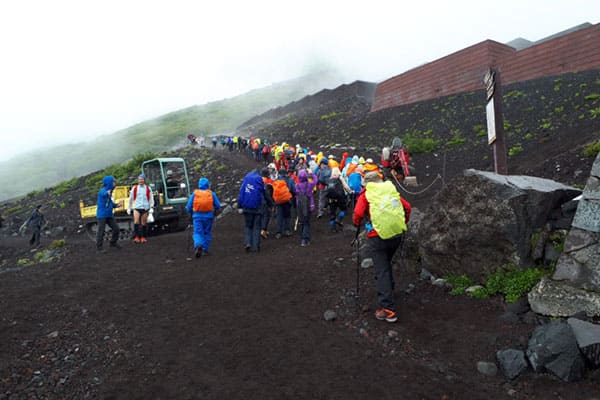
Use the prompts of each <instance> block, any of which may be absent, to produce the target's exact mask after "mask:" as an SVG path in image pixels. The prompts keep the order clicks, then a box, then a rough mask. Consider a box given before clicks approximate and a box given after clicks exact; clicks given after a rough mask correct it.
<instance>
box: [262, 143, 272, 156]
mask: <svg viewBox="0 0 600 400" xmlns="http://www.w3.org/2000/svg"><path fill="white" fill-rule="evenodd" d="M270 151H271V149H269V146H267V145H266V144H265V145H264V146H263V148H262V152H263V154H269V152H270Z"/></svg>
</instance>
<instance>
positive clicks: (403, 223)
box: [188, 136, 411, 322]
mask: <svg viewBox="0 0 600 400" xmlns="http://www.w3.org/2000/svg"><path fill="white" fill-rule="evenodd" d="M221 146H222V148H223V149H225V148H227V149H228V150H229V151H231V152H233V151H237V152H240V153H242V154H243V153H246V154H247V155H248V156H249V157H251V158H252V159H253V160H254V161H256V163H257V168H255V169H254V170H252V171H250V172H249V173H248V174H247V175H246V176H245V177H244V180H243V182H242V185H241V187H240V191H239V196H238V207H239V208H241V209H242V213H243V215H244V244H243V245H244V249H245V251H246V252H248V253H257V252H259V251H260V244H261V240H271V239H273V238H274V239H275V240H280V239H282V238H289V237H293V236H295V234H294V232H298V234H297V235H298V238H297V240H298V242H299V245H300V246H302V247H306V246H309V245H310V244H311V242H312V241H313V238H312V236H311V223H313V221H311V220H312V219H313V218H312V217H313V215H316V216H315V219H316V220H317V221H318V220H323V219H324V220H325V221H326V223H327V224H328V227H329V231H330V232H331V233H336V232H339V231H340V230H343V228H344V224H345V223H346V216H349V218H350V219H351V222H352V224H353V225H354V226H355V227H356V229H357V231H356V232H357V235H358V232H359V230H360V229H361V226H364V230H365V232H366V240H367V245H366V247H365V252H366V254H365V257H370V258H372V260H373V263H374V266H375V273H376V278H377V293H378V303H379V306H380V308H379V309H378V310H377V312H376V313H375V316H376V318H377V319H380V320H386V321H388V322H395V321H396V320H397V316H396V305H395V300H394V286H395V283H394V277H393V273H392V257H393V255H394V253H395V252H396V250H397V249H398V248H399V247H400V246H401V244H402V239H403V236H402V235H403V233H404V232H405V231H406V230H407V223H408V220H409V218H410V211H411V206H410V204H409V203H408V202H407V201H406V200H404V199H403V198H401V196H400V194H399V192H398V190H397V188H396V186H395V185H394V183H392V180H389V179H388V180H385V179H384V178H385V176H388V177H392V178H393V179H394V180H396V181H398V179H399V178H400V179H401V178H402V176H403V174H402V173H403V171H402V168H401V167H400V164H398V166H397V167H391V168H388V171H387V172H386V173H385V174H384V169H383V168H380V167H379V165H377V163H375V162H374V160H373V159H371V158H366V159H365V158H364V157H363V156H361V155H358V154H356V155H350V154H349V153H347V152H345V153H343V155H342V157H341V159H339V160H338V158H337V157H336V156H334V155H333V154H329V155H327V156H326V155H325V154H324V153H323V152H317V153H315V152H313V151H312V150H310V149H309V148H306V147H303V146H301V145H300V144H297V145H295V146H292V145H290V144H288V143H286V142H282V143H278V142H273V143H269V141H268V140H262V139H260V138H256V137H250V138H249V139H245V138H242V137H238V136H233V137H223V138H221ZM216 147H217V146H216V144H215V141H213V148H216ZM384 153H385V152H384ZM407 154H408V153H407ZM384 161H385V160H384ZM388 166H389V165H388ZM203 179H205V178H203ZM190 201H191V200H190ZM212 201H213V202H215V204H216V203H218V199H215V198H213V200H212ZM189 204H190V203H188V210H189ZM195 216H196V214H195V213H194V217H195ZM325 216H326V217H327V218H324V217H325ZM273 217H274V219H275V222H274V223H272V222H271V221H272V219H273ZM314 222H316V221H314ZM316 223H318V222H316ZM201 230H202V229H200V228H199V229H198V230H197V229H196V228H195V231H194V242H195V244H196V243H201V242H202V240H205V239H201V236H202V234H201V233H199V232H200V231H201ZM208 230H210V228H209V229H208ZM197 239H198V240H197ZM208 240H210V238H208ZM316 240H317V241H318V238H317V239H316ZM196 254H197V255H198V254H200V255H201V254H203V251H202V250H198V249H197V252H196Z"/></svg>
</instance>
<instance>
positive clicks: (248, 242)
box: [238, 170, 266, 253]
mask: <svg viewBox="0 0 600 400" xmlns="http://www.w3.org/2000/svg"><path fill="white" fill-rule="evenodd" d="M264 193H265V184H264V182H263V179H262V176H260V174H259V172H258V171H257V170H252V171H250V172H249V173H248V174H247V175H246V176H245V177H244V180H243V181H242V186H241V187H240V194H239V196H238V207H240V208H241V209H242V211H243V214H244V248H245V249H246V252H250V251H252V252H254V253H256V252H258V251H260V231H261V222H262V211H263V203H264V202H265V201H266V200H265V197H264Z"/></svg>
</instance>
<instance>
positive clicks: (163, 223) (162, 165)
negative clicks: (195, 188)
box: [79, 158, 190, 240]
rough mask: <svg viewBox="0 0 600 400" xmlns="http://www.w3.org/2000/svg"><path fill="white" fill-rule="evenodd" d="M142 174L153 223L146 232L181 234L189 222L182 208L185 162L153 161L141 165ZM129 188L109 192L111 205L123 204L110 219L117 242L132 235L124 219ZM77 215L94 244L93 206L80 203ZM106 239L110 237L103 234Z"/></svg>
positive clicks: (128, 220)
mask: <svg viewBox="0 0 600 400" xmlns="http://www.w3.org/2000/svg"><path fill="white" fill-rule="evenodd" d="M141 170H142V172H143V173H144V174H145V175H146V183H147V184H148V185H149V186H150V188H151V191H152V195H153V196H154V214H153V216H154V222H152V223H149V224H148V225H149V227H150V232H152V233H157V232H162V231H167V232H174V231H178V230H183V229H185V227H186V225H187V224H186V223H187V221H188V219H189V217H188V216H187V212H186V210H185V206H186V203H187V199H188V197H189V196H190V189H189V188H190V183H189V178H188V173H187V168H186V164H185V160H184V159H183V158H155V159H152V160H147V161H144V162H143V163H142V168H141ZM130 190H131V187H129V186H117V187H115V188H114V190H113V194H112V199H113V201H114V202H115V203H120V202H121V201H122V202H123V206H122V207H118V208H115V209H114V218H115V220H116V222H117V224H118V225H119V228H120V235H119V236H120V238H121V239H128V238H130V237H131V236H132V233H133V219H132V217H131V216H129V215H127V208H128V205H129V193H130ZM79 212H80V215H81V219H82V221H83V225H84V226H85V229H86V232H87V233H88V235H89V236H90V238H91V239H92V240H96V232H97V230H98V224H97V220H96V206H95V205H91V206H86V205H85V204H84V202H83V200H81V201H80V202H79ZM105 236H106V237H105V238H106V239H108V237H109V236H110V233H109V232H107V233H105Z"/></svg>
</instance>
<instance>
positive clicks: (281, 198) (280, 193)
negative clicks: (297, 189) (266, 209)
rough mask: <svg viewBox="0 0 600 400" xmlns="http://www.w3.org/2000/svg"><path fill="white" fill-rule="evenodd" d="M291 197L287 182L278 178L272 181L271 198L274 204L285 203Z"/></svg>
mask: <svg viewBox="0 0 600 400" xmlns="http://www.w3.org/2000/svg"><path fill="white" fill-rule="evenodd" d="M291 199H292V193H291V192H290V189H289V188H288V186H287V182H286V181H285V180H282V179H278V180H276V181H275V182H273V200H274V201H275V203H276V204H285V203H287V202H289V201H290V200H291Z"/></svg>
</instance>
